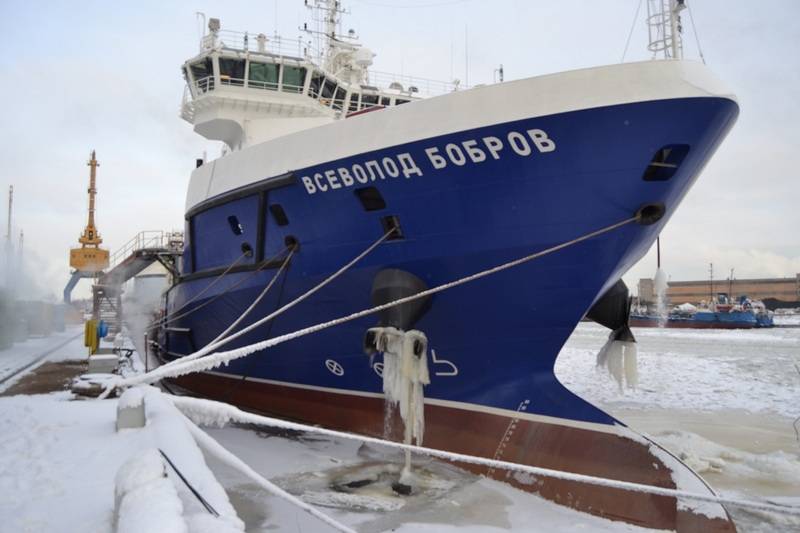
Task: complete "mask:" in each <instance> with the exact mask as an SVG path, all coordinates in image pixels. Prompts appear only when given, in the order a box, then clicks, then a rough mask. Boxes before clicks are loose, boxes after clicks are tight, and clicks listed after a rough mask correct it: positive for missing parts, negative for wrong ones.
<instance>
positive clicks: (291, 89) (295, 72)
mask: <svg viewBox="0 0 800 533" xmlns="http://www.w3.org/2000/svg"><path fill="white" fill-rule="evenodd" d="M305 84H306V69H305V67H293V66H290V65H284V66H283V90H284V91H286V92H287V93H301V92H303V87H304V86H305Z"/></svg>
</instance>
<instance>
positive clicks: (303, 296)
mask: <svg viewBox="0 0 800 533" xmlns="http://www.w3.org/2000/svg"><path fill="white" fill-rule="evenodd" d="M394 231H395V228H392V229H390V230H389V231H387V232H386V233H385V234H383V235H382V236H381V237H380V238H379V239H378V240H376V241H375V242H373V243H372V244H371V245H369V246H368V247H367V248H366V249H365V250H364V251H363V252H361V253H360V254H358V255H357V256H356V257H354V258H353V259H351V260H350V261H348V262H347V263H346V264H345V265H343V266H342V267H341V268H340V269H339V270H337V271H336V272H334V273H333V274H331V275H330V276H328V277H327V278H325V279H324V280H322V281H321V282H320V283H318V284H317V285H315V286H314V287H312V288H311V289H309V290H308V291H306V292H304V293H303V294H301V295H300V296H298V297H297V298H295V299H294V300H292V301H291V302H289V303H287V304H286V305H284V306H282V307H280V308H279V309H276V310H275V311H273V312H272V313H270V314H269V315H267V316H265V317H263V318H260V319H259V320H257V321H256V322H254V323H252V324H250V325H249V326H247V327H246V328H243V329H242V330H240V331H238V332H236V333H234V334H232V335H230V336H228V337H223V335H218V336H217V338H216V339H214V340H213V341H211V342H210V343H208V344H207V345H206V346H204V347H203V348H201V349H200V350H198V351H196V352H194V353H192V354H189V355H186V356H184V357H181V358H180V359H176V360H174V361H171V362H169V363H167V364H166V365H163V366H161V367H159V368H174V367H175V366H177V364H178V363H185V362H188V361H193V360H195V359H199V358H200V357H203V356H204V355H206V354H208V353H210V352H212V351H214V350H215V349H217V348H219V347H220V346H223V345H225V344H226V343H228V342H230V341H232V340H234V339H236V338H238V337H240V336H242V335H244V334H245V333H248V332H250V331H252V330H254V329H255V328H257V327H258V326H261V325H262V324H264V323H266V322H269V321H270V320H272V319H274V318H276V317H277V316H279V315H281V314H282V313H284V312H286V311H288V310H289V309H291V308H292V307H294V306H295V305H297V304H299V303H300V302H302V301H303V300H305V299H306V298H308V297H309V296H311V295H312V294H314V293H315V292H317V291H318V290H320V289H322V288H323V287H325V286H326V285H328V284H329V283H330V282H332V281H333V280H335V279H336V278H338V277H339V276H340V275H341V274H343V273H344V272H346V271H347V270H349V269H350V268H351V267H352V266H353V265H354V264H356V263H357V262H359V261H360V260H361V259H363V258H364V257H365V256H366V255H367V254H369V253H370V252H372V251H373V250H374V249H375V248H377V246H378V245H379V244H380V243H382V242H383V241H385V240H386V239H388V238H389V236H391V234H392V233H394ZM292 252H294V251H292ZM228 329H232V328H231V327H229V328H228ZM226 331H227V330H226ZM220 337H222V338H220Z"/></svg>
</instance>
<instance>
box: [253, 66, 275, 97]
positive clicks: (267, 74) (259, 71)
mask: <svg viewBox="0 0 800 533" xmlns="http://www.w3.org/2000/svg"><path fill="white" fill-rule="evenodd" d="M279 69H280V65H277V64H275V63H250V77H249V78H248V81H247V84H248V85H249V86H251V87H258V88H259V89H271V90H273V91H274V90H277V89H278V74H279Z"/></svg>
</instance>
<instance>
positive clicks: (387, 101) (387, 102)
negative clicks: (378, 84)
mask: <svg viewBox="0 0 800 533" xmlns="http://www.w3.org/2000/svg"><path fill="white" fill-rule="evenodd" d="M391 100H392V99H391V98H389V97H388V96H381V105H382V106H383V107H389V106H390V105H391V103H390V102H391Z"/></svg>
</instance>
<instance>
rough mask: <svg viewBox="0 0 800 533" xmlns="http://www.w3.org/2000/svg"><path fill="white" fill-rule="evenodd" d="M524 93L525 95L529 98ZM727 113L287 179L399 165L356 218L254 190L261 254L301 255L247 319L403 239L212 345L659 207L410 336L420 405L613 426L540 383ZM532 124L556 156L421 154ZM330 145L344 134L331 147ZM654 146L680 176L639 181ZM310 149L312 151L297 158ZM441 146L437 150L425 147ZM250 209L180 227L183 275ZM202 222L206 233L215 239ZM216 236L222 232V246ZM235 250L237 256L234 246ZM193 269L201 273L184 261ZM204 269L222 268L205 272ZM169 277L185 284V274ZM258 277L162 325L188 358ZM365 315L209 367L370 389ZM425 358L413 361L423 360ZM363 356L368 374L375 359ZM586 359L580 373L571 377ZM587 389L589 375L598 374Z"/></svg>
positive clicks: (337, 195) (600, 122) (250, 214)
mask: <svg viewBox="0 0 800 533" xmlns="http://www.w3.org/2000/svg"><path fill="white" fill-rule="evenodd" d="M531 97H532V98H535V97H536V95H531ZM737 113H738V107H737V105H736V104H735V103H734V102H732V101H730V100H727V99H722V98H692V99H676V100H666V101H654V102H643V103H636V104H628V105H620V106H612V107H606V108H599V109H591V110H585V111H576V112H570V113H563V114H559V115H553V116H548V117H539V118H535V119H530V120H523V121H518V122H514V123H509V124H501V125H493V126H490V127H486V128H481V129H479V130H472V131H465V132H459V133H455V134H451V135H447V136H444V137H441V138H436V139H426V140H422V141H417V142H413V143H409V144H406V145H403V146H397V147H392V148H390V149H387V150H381V151H377V152H372V153H367V154H359V155H357V156H354V157H352V158H347V159H343V160H340V161H331V162H326V163H325V164H324V165H320V166H318V167H313V168H307V169H296V174H297V176H298V177H300V176H307V175H313V174H314V173H315V172H324V171H325V170H329V169H335V168H338V167H352V165H353V164H355V163H359V164H363V162H364V161H368V160H380V158H382V157H386V156H389V157H395V156H396V155H397V154H400V153H410V154H411V155H412V157H413V158H414V161H415V162H416V163H417V164H418V165H419V166H420V169H421V170H422V173H423V175H422V176H412V177H410V178H405V177H402V175H401V177H399V178H388V177H387V178H386V179H385V180H378V181H375V182H374V183H371V185H372V186H375V187H377V188H378V189H379V190H380V192H381V194H382V195H383V197H384V199H385V201H386V204H387V207H386V208H385V209H383V210H380V211H372V212H366V211H364V209H363V208H362V206H361V204H360V202H359V200H358V198H357V197H356V195H355V194H354V192H353V191H354V188H355V187H348V188H341V189H337V190H329V191H328V192H325V193H319V192H318V193H316V194H312V195H309V194H308V192H307V190H306V188H305V187H304V186H303V185H302V183H300V182H298V183H297V184H296V185H294V186H291V187H286V188H282V189H277V190H273V191H270V192H269V193H268V196H267V199H266V201H267V203H268V204H272V203H280V204H281V205H282V206H283V208H284V210H285V212H286V214H287V216H288V219H289V224H288V225H287V226H283V227H279V226H277V225H276V223H275V221H274V219H272V217H271V216H270V215H269V213H267V215H266V221H265V228H264V235H265V242H264V253H263V255H264V257H270V256H272V255H273V254H275V253H277V252H278V251H279V250H281V249H282V248H283V246H284V239H285V237H286V236H287V235H292V236H294V237H296V238H297V239H298V240H299V242H300V251H299V252H298V253H297V255H296V256H295V257H294V258H293V260H292V264H291V267H290V269H289V271H288V273H287V274H286V277H285V279H284V280H282V281H281V283H278V284H277V285H276V286H275V287H274V288H273V290H271V291H270V293H269V294H268V296H267V297H266V298H265V299H264V301H262V302H261V303H260V305H259V306H258V308H257V309H256V311H255V312H254V313H253V314H252V315H251V316H252V319H250V320H246V321H245V322H246V324H249V323H251V322H252V321H255V320H256V318H257V317H261V316H264V315H266V314H268V313H269V312H271V311H273V310H274V309H276V308H277V307H278V306H279V305H282V304H285V303H286V302H288V301H290V300H292V299H293V298H296V297H297V296H300V295H301V294H302V293H303V292H305V291H306V290H308V289H309V288H311V287H312V286H313V285H315V284H316V283H318V282H320V281H321V280H322V279H324V278H326V277H327V276H328V275H329V274H330V273H332V272H333V271H334V270H336V269H338V268H339V267H340V266H341V265H342V264H344V263H345V262H347V261H348V260H350V259H352V258H353V257H354V256H356V255H357V254H358V253H360V252H361V251H362V250H363V249H365V248H366V247H367V246H368V245H369V244H371V243H372V242H374V241H375V240H376V239H377V238H378V237H380V235H381V234H382V233H383V230H382V228H381V224H380V218H381V217H382V216H386V215H395V216H397V217H398V218H399V220H400V224H401V226H402V230H403V233H404V235H405V239H404V240H399V241H391V242H386V243H384V244H382V245H381V246H379V247H378V248H377V249H376V250H375V251H374V252H373V253H372V254H370V255H369V256H368V257H366V258H365V259H364V260H363V261H362V262H361V263H359V264H358V265H356V266H355V267H354V268H353V269H351V270H350V271H348V272H347V273H345V274H344V275H343V276H342V277H341V278H339V279H338V280H336V281H335V282H334V283H332V284H331V285H330V286H328V287H326V288H325V289H323V290H322V291H320V292H319V293H317V294H316V295H314V296H313V297H312V298H310V299H309V300H307V301H305V302H303V303H302V304H300V305H298V306H297V307H295V308H293V309H292V310H291V311H289V312H288V313H286V314H284V315H282V316H280V317H279V318H278V319H277V320H276V321H275V322H274V323H273V324H270V325H265V326H263V327H261V328H260V329H258V330H256V331H254V332H251V333H250V334H247V335H244V336H243V337H242V338H240V339H238V340H236V341H234V342H232V343H231V344H230V345H228V346H227V347H226V349H230V348H235V347H238V346H242V345H245V344H249V343H253V342H257V341H260V340H263V339H265V338H270V337H275V336H277V335H280V334H283V333H287V332H290V331H294V330H296V329H299V328H302V327H306V326H309V325H312V324H316V323H319V322H323V321H327V320H330V319H332V318H336V317H339V316H343V315H346V314H349V313H352V312H354V311H358V310H361V309H364V308H368V307H370V288H371V285H372V280H373V278H374V276H375V274H376V273H377V272H378V271H379V270H381V269H383V268H387V267H393V268H400V269H404V270H407V271H409V272H411V273H413V274H415V275H416V276H418V277H420V278H421V279H423V280H424V281H425V282H426V283H427V284H428V286H429V287H433V286H436V285H439V284H441V283H445V282H447V281H451V280H454V279H457V278H460V277H462V276H465V275H468V274H471V273H474V272H477V271H480V270H483V269H486V268H489V267H492V266H495V265H497V264H500V263H503V262H505V261H509V260H511V259H515V258H518V257H521V256H524V255H527V254H530V253H532V252H535V251H538V250H542V249H545V248H548V247H550V246H553V245H555V244H559V243H561V242H564V241H568V240H571V239H574V238H576V237H579V236H581V235H584V234H586V233H588V232H591V231H594V230H596V229H599V228H601V227H604V226H607V225H610V224H613V223H615V222H618V221H620V220H623V219H625V218H628V217H630V216H632V215H633V214H634V213H635V212H636V210H637V209H638V208H639V207H640V206H642V205H643V204H647V203H654V202H662V203H663V204H664V205H665V206H666V207H667V215H666V216H665V217H664V218H663V219H662V220H661V221H659V222H658V223H656V224H654V225H652V226H640V225H636V224H630V225H627V226H625V227H623V228H621V229H619V230H616V231H614V232H612V233H608V234H605V235H603V236H600V237H597V238H594V239H592V240H590V241H586V242H583V243H580V244H578V245H576V246H573V247H569V248H567V249H565V250H563V251H560V252H557V253H555V254H553V255H549V256H546V257H543V258H541V259H538V260H535V261H533V262H530V263H527V264H524V265H521V266H518V267H515V268H514V269H512V270H508V271H505V272H503V273H500V274H498V275H495V276H491V277H489V278H484V279H481V280H479V281H476V282H474V283H471V284H468V285H465V286H461V287H458V288H455V289H452V290H450V291H446V292H444V293H440V294H437V295H435V296H434V297H433V300H432V307H431V309H430V311H429V312H428V313H427V314H426V315H425V316H424V317H423V318H422V319H421V320H420V321H419V323H418V324H417V325H416V327H417V329H420V330H422V331H423V332H425V333H426V334H427V335H428V338H429V341H430V348H431V349H433V350H435V352H436V355H437V358H439V359H446V360H448V361H451V362H452V363H454V364H455V365H457V367H458V375H457V376H450V377H446V376H437V375H436V373H437V372H438V371H441V372H449V371H450V370H451V367H450V366H448V365H444V364H442V365H436V364H433V363H432V362H431V360H429V366H430V370H431V377H432V380H431V384H430V385H429V386H428V387H427V388H426V391H425V395H426V397H429V398H439V399H445V400H454V401H461V402H469V403H473V404H480V405H485V406H491V407H499V408H504V409H516V407H517V406H518V405H519V403H520V402H521V401H524V400H526V399H528V400H530V407H529V409H528V412H532V413H539V414H543V415H550V416H555V417H562V418H569V419H573V420H582V421H590V422H599V423H607V424H610V423H614V419H613V418H612V417H610V416H609V415H607V414H605V413H603V412H602V411H600V410H599V409H597V408H595V407H594V406H592V405H590V404H589V403H587V402H585V401H584V400H582V399H581V398H579V397H577V396H575V395H574V394H572V393H571V392H569V391H568V390H566V389H565V388H564V387H563V386H562V385H561V384H560V383H559V382H558V381H557V379H556V378H555V376H554V374H553V365H554V362H555V358H556V356H557V355H558V352H559V350H560V349H561V347H562V345H563V344H564V342H565V341H566V339H567V338H568V337H569V335H570V334H571V332H572V330H573V329H574V327H575V325H576V324H577V322H578V321H579V320H580V319H581V317H583V315H584V314H585V313H586V311H587V310H588V309H589V308H590V307H591V305H592V304H593V303H594V301H595V300H596V299H598V298H599V297H600V296H601V295H602V294H603V292H604V291H605V290H606V289H607V288H608V287H610V286H611V285H612V284H613V283H615V282H616V281H617V279H619V278H620V276H621V275H622V274H623V273H624V272H625V271H626V270H628V269H629V268H630V267H631V266H632V265H633V264H634V263H635V262H636V261H637V260H638V259H639V258H640V257H641V256H642V255H643V254H644V253H645V252H646V251H647V249H648V248H649V247H650V245H651V244H652V242H653V241H654V240H655V237H656V235H657V234H658V233H659V231H660V230H661V228H662V227H663V226H664V224H665V223H666V222H667V220H668V218H669V216H671V214H672V213H673V212H674V210H675V208H676V207H677V205H678V204H679V202H680V200H681V199H682V197H683V196H684V195H685V194H686V192H687V191H688V189H689V188H690V186H691V184H692V183H693V181H694V180H695V179H696V178H697V175H698V173H699V171H700V169H701V168H702V167H703V165H704V164H705V163H706V162H707V160H708V159H709V157H710V156H711V154H712V153H713V152H714V150H715V148H716V146H717V144H718V143H719V142H720V141H721V140H722V138H723V137H724V135H725V133H726V132H727V130H728V128H729V127H730V125H731V124H732V122H733V120H734V119H735V117H736V115H737ZM530 128H539V129H542V130H544V131H546V132H547V134H548V136H549V137H550V138H552V139H553V140H554V141H555V142H556V144H557V149H556V150H555V151H553V152H550V153H544V154H540V153H538V152H536V151H535V150H534V152H533V154H532V155H531V156H528V157H522V156H518V155H517V154H515V153H514V152H513V151H512V150H511V149H510V148H509V147H508V146H507V143H506V147H505V149H504V151H503V153H502V157H501V158H500V159H498V160H494V159H493V158H488V159H487V160H486V161H484V162H481V163H471V162H469V163H468V164H466V165H464V166H455V165H452V164H449V165H448V166H447V167H446V168H445V169H442V170H435V169H434V168H433V167H432V165H431V164H430V162H429V161H428V158H427V157H426V156H425V153H424V150H425V148H428V147H431V146H437V147H440V148H441V147H443V146H445V145H446V144H447V143H450V142H454V143H461V142H463V141H467V140H470V139H480V138H483V137H486V136H489V135H492V136H497V137H499V138H501V139H505V138H506V135H507V133H508V132H509V131H519V132H523V133H524V132H525V131H526V130H528V129H530ZM330 142H331V143H346V142H347V140H346V139H335V138H333V139H330ZM669 144H687V145H689V146H690V150H689V153H688V154H687V156H686V158H685V160H684V161H683V163H682V165H681V166H680V168H679V169H678V171H677V172H676V173H675V175H674V176H673V177H672V178H671V179H669V180H667V181H644V180H643V179H642V175H643V173H644V170H645V169H646V168H647V166H648V164H649V162H650V160H651V158H652V157H653V155H654V154H655V153H656V151H657V150H658V149H659V148H661V147H663V146H666V145H669ZM309 149H311V150H313V147H309ZM440 151H441V150H440ZM256 206H257V201H254V200H251V201H247V200H246V199H245V200H240V201H237V202H233V203H230V204H225V205H222V206H219V207H215V208H212V211H213V213H211V212H209V213H208V214H207V215H202V216H203V220H202V222H200V223H196V224H195V228H194V235H193V238H194V241H193V242H190V243H189V246H190V247H191V248H193V250H194V253H195V254H196V256H197V257H198V265H197V266H198V267H201V266H203V265H214V264H216V265H222V264H229V263H230V261H231V260H232V258H235V257H237V256H238V255H239V254H240V253H241V252H240V250H241V244H242V242H245V241H247V242H251V241H252V238H253V237H252V235H249V234H248V235H241V236H237V235H234V234H233V233H232V232H231V231H230V228H229V227H228V223H227V217H228V216H230V215H235V216H237V217H238V219H239V220H241V221H243V225H244V228H245V231H249V230H248V228H249V227H250V226H251V225H253V224H254V223H257V217H256V213H257V207H256ZM217 224H219V227H217ZM226 232H227V233H226ZM251 244H254V243H252V242H251ZM200 258H202V260H201V259H200ZM216 258H224V260H222V259H220V260H217V259H216ZM184 266H185V270H184V273H189V272H190V271H191V268H192V266H191V264H190V261H184ZM273 274H274V270H266V271H263V272H259V273H258V274H257V275H255V276H253V275H252V274H251V273H250V272H240V273H232V274H229V275H228V276H226V277H225V278H224V279H223V280H221V281H220V282H218V283H217V284H216V285H215V286H214V287H213V288H212V289H211V290H209V291H208V292H207V293H205V294H204V295H203V296H202V298H200V299H199V300H197V301H196V302H195V303H193V304H190V306H189V307H190V308H191V307H193V306H194V305H196V304H201V303H203V302H204V301H206V300H207V299H208V298H213V297H214V295H216V294H219V293H220V292H221V291H225V290H226V288H227V287H230V286H232V285H233V284H235V283H237V282H238V281H239V280H241V279H242V278H248V279H247V281H245V282H243V283H242V284H241V285H240V286H239V287H237V288H236V289H235V290H233V291H231V292H230V293H227V294H225V295H224V296H222V297H220V298H218V299H216V300H215V301H213V302H212V303H210V304H209V305H208V306H206V307H204V308H203V309H202V310H201V311H198V312H197V313H194V314H191V315H189V316H187V317H186V318H183V319H180V320H178V321H176V322H175V323H173V324H172V325H173V326H177V327H183V328H191V331H192V338H191V340H192V341H193V343H194V345H195V346H196V347H202V346H203V345H205V344H206V343H208V342H209V341H210V340H211V339H213V338H214V337H215V336H216V335H217V334H218V333H219V332H220V331H221V330H222V329H224V328H225V327H227V326H228V325H229V324H230V323H231V322H233V321H234V320H235V319H236V318H237V317H238V316H239V315H240V313H241V312H242V311H243V310H244V309H245V308H247V306H248V305H250V303H251V302H252V301H253V299H254V298H255V296H256V295H257V294H258V292H259V291H260V290H261V289H262V288H263V286H264V285H265V284H266V283H268V281H269V279H270V278H271V277H272V276H273ZM213 279H214V278H213V277H212V278H205V279H195V280H192V281H184V282H182V283H180V284H178V285H177V286H175V287H174V288H173V289H172V290H171V292H170V293H169V299H168V311H172V310H174V309H177V308H180V307H181V306H182V305H183V302H185V301H186V300H187V299H189V298H192V297H193V296H194V295H196V294H197V293H198V292H199V291H201V290H203V288H204V287H206V286H207V285H208V284H209V283H211V282H212V280H213ZM376 324H377V317H366V318H363V319H360V320H357V321H354V322H349V323H347V324H344V325H342V326H339V327H336V328H331V329H328V330H324V331H321V332H318V333H316V334H313V335H308V336H305V337H302V338H300V339H296V340H294V341H290V342H287V343H284V344H281V345H279V346H276V347H274V348H271V349H269V350H266V351H263V352H260V353H257V354H254V355H251V356H249V357H247V358H245V359H240V360H237V361H234V362H232V363H231V364H230V366H228V367H223V368H221V369H219V370H220V371H222V372H231V373H234V374H244V375H247V376H250V377H255V378H262V379H270V380H278V381H283V382H291V383H299V384H307V385H314V386H319V387H333V388H337V389H349V390H357V391H366V392H374V393H379V392H380V391H381V380H380V378H379V376H378V375H377V373H376V372H375V371H374V369H373V367H372V366H371V362H370V360H369V358H368V357H367V356H365V355H364V354H363V352H362V348H361V343H362V338H363V335H364V332H365V331H366V329H367V328H369V327H371V326H374V325H376ZM189 341H190V339H189V338H187V337H186V336H185V335H175V334H170V336H169V338H168V339H166V342H167V347H168V349H169V350H170V351H172V352H176V353H190V352H192V351H193V350H192V346H191V345H190V342H189ZM429 357H430V355H429ZM326 359H333V360H335V361H336V362H338V363H339V364H340V365H341V366H342V368H343V369H344V374H343V375H342V376H336V375H334V374H333V373H332V372H330V371H329V370H328V369H327V368H326V366H325V360H326ZM379 361H380V356H377V357H376V359H375V361H374V362H379ZM593 366H594V362H593V361H592V360H587V361H586V370H585V371H586V372H592V371H593ZM599 379H601V378H599Z"/></svg>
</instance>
